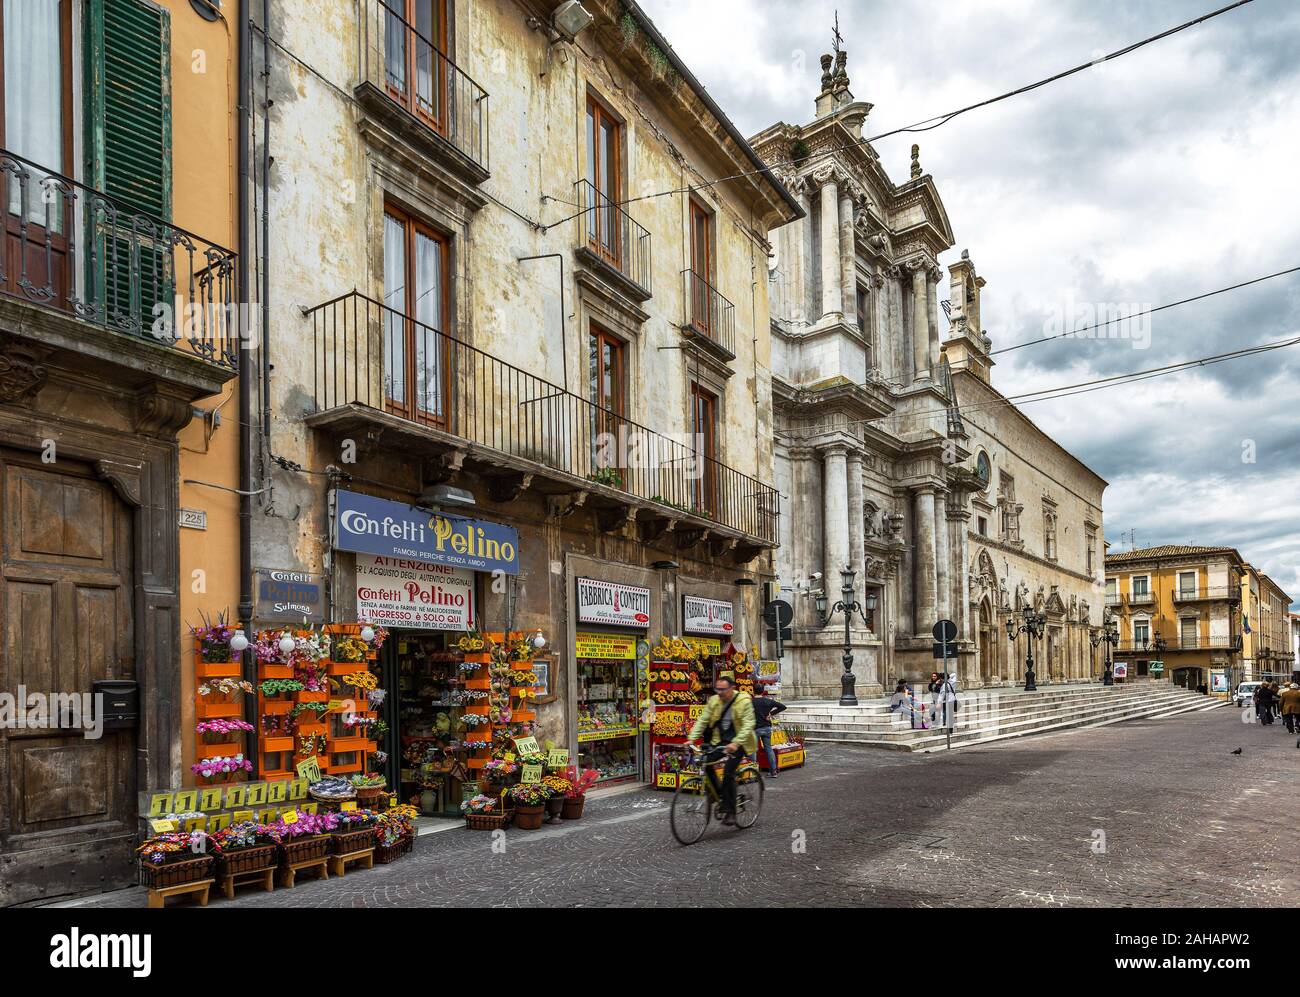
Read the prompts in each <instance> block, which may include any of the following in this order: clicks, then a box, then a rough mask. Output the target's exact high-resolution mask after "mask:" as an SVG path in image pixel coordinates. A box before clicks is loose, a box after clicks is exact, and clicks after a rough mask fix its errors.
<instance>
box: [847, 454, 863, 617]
mask: <svg viewBox="0 0 1300 997" xmlns="http://www.w3.org/2000/svg"><path fill="white" fill-rule="evenodd" d="M848 476H849V482H848V484H849V564H850V565H851V566H852V568H853V570H854V572H856V577H857V582H858V586H859V587H858V593H859V595H861V594H862V593H863V592H864V591H865V589H863V588H862V586H863V585H864V584H865V582H866V577H867V545H866V534H865V529H866V527H865V525H864V516H863V507H862V454H861V453H859V452H858V451H856V450H854V451H852V452H851V453H850V454H849V455H848Z"/></svg>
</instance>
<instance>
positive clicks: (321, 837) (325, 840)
mask: <svg viewBox="0 0 1300 997" xmlns="http://www.w3.org/2000/svg"><path fill="white" fill-rule="evenodd" d="M330 837H331V836H330V835H328V834H314V835H312V836H311V837H310V838H297V839H295V840H292V841H282V842H280V857H281V859H282V860H283V861H284V863H285V864H286V865H288V864H290V863H293V862H310V861H311V860H312V859H323V858H324V857H325V856H326V855H328V854H329V850H330Z"/></svg>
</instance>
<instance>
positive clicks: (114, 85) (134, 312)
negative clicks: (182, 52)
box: [85, 0, 175, 332]
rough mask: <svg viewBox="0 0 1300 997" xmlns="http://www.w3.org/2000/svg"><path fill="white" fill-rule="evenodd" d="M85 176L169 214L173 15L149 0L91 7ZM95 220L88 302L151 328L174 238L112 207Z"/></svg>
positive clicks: (169, 282) (131, 327)
mask: <svg viewBox="0 0 1300 997" xmlns="http://www.w3.org/2000/svg"><path fill="white" fill-rule="evenodd" d="M85 12H86V24H85V51H86V73H85V93H86V97H85V100H86V108H85V111H86V113H85V121H86V143H85V145H86V158H87V162H86V177H87V179H88V181H89V182H90V184H91V185H92V186H93V187H95V188H96V189H98V190H101V191H103V192H104V193H105V194H107V195H108V196H109V198H111V199H112V201H113V203H114V204H115V205H116V206H117V207H119V208H120V209H124V210H125V211H127V212H139V213H142V214H146V215H148V216H150V217H151V218H153V219H156V220H158V221H161V222H169V221H170V220H171V211H172V157H171V19H170V15H169V13H168V12H167V11H166V10H163V9H161V8H159V7H157V6H155V5H154V4H152V3H149V2H147V0H88V2H87V3H86V7H85ZM91 214H92V217H90V218H88V219H87V226H88V227H89V229H90V238H92V239H93V240H94V253H95V257H94V259H93V260H92V259H90V258H89V257H88V256H87V257H86V258H85V264H86V267H87V284H88V286H89V288H90V299H91V301H92V302H94V303H95V304H96V305H98V306H99V307H100V308H101V309H102V314H101V318H102V320H103V321H105V322H106V323H107V324H109V325H111V326H115V327H118V328H121V329H124V330H127V331H132V332H140V331H144V330H147V329H148V328H149V326H150V325H151V324H152V322H153V307H154V304H155V302H159V301H166V302H170V301H171V300H172V295H173V292H174V288H175V275H174V273H173V269H174V258H173V254H172V247H171V244H170V241H164V238H163V237H165V236H167V235H169V233H168V232H167V230H166V228H165V227H161V226H160V227H159V231H158V233H157V238H155V237H154V236H153V235H152V234H151V233H150V232H149V231H148V230H147V228H144V229H142V228H141V227H139V226H136V228H135V230H134V231H132V221H133V220H132V219H131V218H129V217H128V218H127V219H126V220H125V224H122V223H121V222H120V221H119V223H118V225H117V226H114V224H113V219H112V216H111V214H110V213H109V212H107V211H104V210H102V209H101V210H97V211H95V212H92V213H91Z"/></svg>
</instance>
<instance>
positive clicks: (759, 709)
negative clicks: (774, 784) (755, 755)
mask: <svg viewBox="0 0 1300 997" xmlns="http://www.w3.org/2000/svg"><path fill="white" fill-rule="evenodd" d="M753 702H754V723H755V724H757V726H756V727H755V728H754V733H755V734H756V735H757V736H758V745H759V747H760V748H761V749H762V750H763V751H764V752H765V753H766V755H767V769H768V778H771V779H775V778H776V751H775V750H774V749H773V748H772V718H773V717H774V716H776V715H777V714H778V713H780V712H781V711H782V710H784V709H785V703H782V702H779V701H778V700H777V699H776V697H775V696H772V695H770V694H769V693H768V690H766V689H764V690H763V692H762V693H760V694H759V695H757V696H755V697H754V699H753Z"/></svg>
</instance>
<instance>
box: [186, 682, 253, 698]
mask: <svg viewBox="0 0 1300 997" xmlns="http://www.w3.org/2000/svg"><path fill="white" fill-rule="evenodd" d="M252 691H253V683H252V682H249V681H247V680H246V679H232V678H224V679H208V680H207V681H206V682H204V683H203V684H202V685H200V686H199V688H198V693H199V695H200V696H212V695H217V696H233V695H234V694H235V693H237V692H252Z"/></svg>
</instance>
